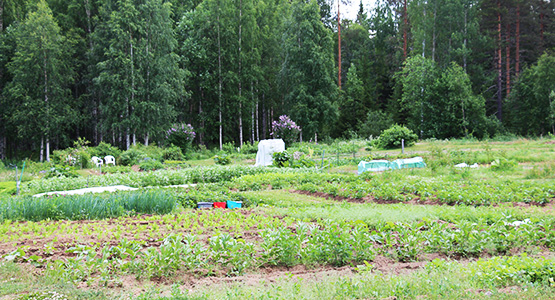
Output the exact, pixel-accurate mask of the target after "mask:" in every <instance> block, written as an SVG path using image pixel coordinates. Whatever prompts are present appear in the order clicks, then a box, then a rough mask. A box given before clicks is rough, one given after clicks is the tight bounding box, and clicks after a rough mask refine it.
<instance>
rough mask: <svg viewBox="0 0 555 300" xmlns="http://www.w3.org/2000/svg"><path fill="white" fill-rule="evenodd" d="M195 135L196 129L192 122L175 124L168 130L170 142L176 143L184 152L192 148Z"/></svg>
mask: <svg viewBox="0 0 555 300" xmlns="http://www.w3.org/2000/svg"><path fill="white" fill-rule="evenodd" d="M195 136H196V133H195V129H194V128H193V126H191V124H174V125H173V126H172V127H171V128H170V129H168V131H166V138H167V139H168V143H170V144H174V145H176V146H177V147H179V148H181V150H183V151H184V152H187V151H188V150H189V149H190V148H191V144H192V142H193V140H194V139H195Z"/></svg>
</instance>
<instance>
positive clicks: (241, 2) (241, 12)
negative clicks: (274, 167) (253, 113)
mask: <svg viewBox="0 0 555 300" xmlns="http://www.w3.org/2000/svg"><path fill="white" fill-rule="evenodd" d="M242 17H243V1H242V0H239V147H241V146H243V103H242V101H243V98H242V97H241V93H242V92H243V86H242V78H241V71H242V70H241V62H242V61H241V60H242V57H241V44H242V29H243V27H242V22H241V19H242Z"/></svg>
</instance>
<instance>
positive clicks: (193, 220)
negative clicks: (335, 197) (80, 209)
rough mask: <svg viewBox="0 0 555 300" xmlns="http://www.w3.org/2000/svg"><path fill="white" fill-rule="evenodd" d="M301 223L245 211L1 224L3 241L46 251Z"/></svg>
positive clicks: (241, 232)
mask: <svg viewBox="0 0 555 300" xmlns="http://www.w3.org/2000/svg"><path fill="white" fill-rule="evenodd" d="M296 221H297V220H296V219H295V218H291V217H287V216H285V217H284V216H272V215H264V214H253V213H245V211H244V210H224V209H211V210H197V211H192V210H186V211H183V212H181V211H178V212H174V213H170V214H165V215H138V216H134V217H133V218H130V217H128V216H120V217H118V218H113V219H106V220H95V221H94V222H69V221H53V220H42V221H38V222H33V221H28V222H17V221H12V220H4V221H3V222H2V223H0V241H1V242H17V241H21V240H25V239H26V240H34V241H36V240H41V239H42V240H45V241H50V242H45V244H46V245H45V246H44V249H43V250H44V251H47V249H49V247H50V246H49V243H52V245H53V244H54V243H55V242H57V241H59V240H62V239H63V240H64V241H71V242H73V243H79V242H80V241H82V240H83V239H94V240H95V241H98V242H102V241H113V240H121V239H122V238H127V239H133V240H149V241H158V240H161V239H163V238H164V237H165V236H167V235H168V234H170V233H172V232H176V231H179V232H184V233H188V234H193V235H198V236H200V235H207V234H208V235H219V234H223V233H228V234H233V235H235V236H241V235H243V234H244V233H245V232H252V231H259V230H264V229H267V228H280V227H289V226H292V225H294V223H295V222H296Z"/></svg>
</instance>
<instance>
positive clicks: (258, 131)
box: [256, 81, 260, 141]
mask: <svg viewBox="0 0 555 300" xmlns="http://www.w3.org/2000/svg"><path fill="white" fill-rule="evenodd" d="M258 120H259V118H258V81H257V82H256V140H257V141H260V126H259V125H258Z"/></svg>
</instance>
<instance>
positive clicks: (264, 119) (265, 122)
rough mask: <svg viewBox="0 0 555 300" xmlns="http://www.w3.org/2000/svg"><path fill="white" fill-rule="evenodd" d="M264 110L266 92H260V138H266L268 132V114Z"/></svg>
mask: <svg viewBox="0 0 555 300" xmlns="http://www.w3.org/2000/svg"><path fill="white" fill-rule="evenodd" d="M267 113H268V112H267V111H266V94H265V93H264V92H262V139H264V140H265V139H266V137H267V135H266V134H267V133H268V115H267Z"/></svg>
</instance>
